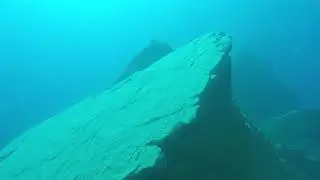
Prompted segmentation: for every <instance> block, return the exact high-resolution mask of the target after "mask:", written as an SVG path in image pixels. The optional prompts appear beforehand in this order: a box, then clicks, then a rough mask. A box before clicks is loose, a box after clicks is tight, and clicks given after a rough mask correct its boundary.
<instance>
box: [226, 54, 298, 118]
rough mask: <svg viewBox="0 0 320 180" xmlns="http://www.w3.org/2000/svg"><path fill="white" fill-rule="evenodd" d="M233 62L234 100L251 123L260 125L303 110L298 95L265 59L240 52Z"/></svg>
mask: <svg viewBox="0 0 320 180" xmlns="http://www.w3.org/2000/svg"><path fill="white" fill-rule="evenodd" d="M233 62H234V63H233V72H232V73H233V87H234V94H235V99H236V100H237V101H238V105H239V106H240V107H241V109H242V110H243V111H244V112H245V113H246V114H247V115H248V117H249V118H250V119H253V120H255V121H256V122H260V121H264V120H266V119H270V118H272V117H277V116H279V115H281V114H285V113H287V112H289V111H292V110H297V109H299V108H300V106H301V102H300V100H299V99H298V97H297V95H296V94H295V92H294V91H293V90H292V89H290V88H289V87H288V85H287V84H285V82H283V81H282V80H280V79H279V77H278V76H277V74H276V73H275V72H274V71H273V70H272V69H271V66H270V63H268V62H267V61H266V60H265V59H263V57H260V56H258V55H255V54H253V53H250V52H245V51H239V52H237V53H235V58H234V61H233Z"/></svg>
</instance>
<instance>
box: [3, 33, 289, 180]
mask: <svg viewBox="0 0 320 180" xmlns="http://www.w3.org/2000/svg"><path fill="white" fill-rule="evenodd" d="M230 50H231V38H230V37H229V36H227V35H226V34H224V33H208V34H205V35H203V36H201V37H199V38H197V39H195V40H194V41H192V42H190V43H189V44H187V45H185V46H183V47H181V48H178V49H177V50H175V51H174V52H172V53H170V54H169V55H167V56H165V57H164V58H162V59H161V60H159V61H157V62H156V63H154V64H152V65H151V66H150V67H148V68H146V69H145V70H142V71H139V72H136V73H134V74H133V75H132V76H130V77H129V78H127V79H125V80H124V81H121V82H120V83H118V84H116V85H115V86H114V87H112V88H111V89H109V90H107V91H105V92H104V93H102V94H101V95H99V96H96V97H89V98H87V99H85V100H83V101H82V102H80V103H79V104H77V105H75V106H72V107H70V108H69V109H68V110H66V111H64V112H63V113H61V114H58V115H56V116H54V117H52V118H51V119H48V120H47V121H45V122H43V123H42V124H40V125H38V126H36V127H34V128H32V129H30V130H28V131H27V132H26V133H24V134H23V135H22V136H20V137H19V138H17V139H16V140H14V141H13V142H12V143H11V144H9V145H8V146H7V147H5V148H4V149H3V150H2V151H1V152H0V179H3V180H4V179H5V180H29V179H30V180H32V179H45V180H60V179H66V180H69V179H70V180H82V179H90V180H105V179H107V180H120V179H128V180H179V179H181V180H195V179H204V180H205V179H215V180H233V179H237V180H241V179H243V180H257V179H259V180H271V179H272V180H278V179H279V180H280V179H281V180H286V179H288V178H287V174H286V171H285V170H284V167H283V166H282V164H281V163H280V162H279V159H278V157H277V156H276V154H275V152H274V151H273V148H272V147H271V146H270V145H269V144H268V143H267V142H266V141H265V140H264V138H263V137H262V136H260V134H259V133H257V131H256V130H255V129H254V128H253V127H250V125H249V124H248V123H246V119H245V117H244V116H242V114H241V113H240V111H239V109H238V108H236V107H235V106H234V104H233V102H232V96H231V77H230V76H231V57H230V56H229V51H230Z"/></svg>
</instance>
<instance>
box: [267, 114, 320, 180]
mask: <svg viewBox="0 0 320 180" xmlns="http://www.w3.org/2000/svg"><path fill="white" fill-rule="evenodd" d="M262 131H263V132H264V134H265V135H266V136H267V138H268V139H269V140H270V141H271V142H272V143H274V144H276V145H277V147H278V150H279V154H280V155H281V156H282V157H283V158H285V159H286V160H287V162H288V163H291V164H292V165H294V166H295V167H298V168H299V169H302V170H303V171H304V172H305V174H306V176H307V177H309V179H312V180H313V179H314V180H318V179H319V178H320V110H317V109H305V110H299V111H292V112H289V113H287V114H285V115H282V116H279V117H277V118H273V119H272V120H270V121H266V122H265V123H264V124H263V125H262Z"/></svg>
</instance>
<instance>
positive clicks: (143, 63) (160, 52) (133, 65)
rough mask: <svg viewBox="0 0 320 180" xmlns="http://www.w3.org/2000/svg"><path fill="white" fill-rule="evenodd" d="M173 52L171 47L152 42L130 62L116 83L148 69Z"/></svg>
mask: <svg viewBox="0 0 320 180" xmlns="http://www.w3.org/2000/svg"><path fill="white" fill-rule="evenodd" d="M172 51H173V49H172V48H171V47H170V45H168V44H166V43H163V42H159V41H156V40H151V41H150V43H149V45H148V46H147V47H146V48H144V49H143V50H142V51H141V52H140V53H139V54H138V55H137V56H135V57H134V58H133V59H132V60H131V61H130V63H129V64H128V65H127V67H126V68H125V70H124V71H123V73H122V74H121V75H120V76H119V78H118V79H117V80H116V81H115V83H118V82H119V81H122V80H124V79H125V78H128V77H129V76H131V75H132V74H133V73H135V72H137V71H141V70H144V69H146V68H147V67H149V66H150V65H152V64H153V63H155V62H157V61H158V60H160V59H161V58H163V57H164V56H166V55H167V54H169V53H171V52H172Z"/></svg>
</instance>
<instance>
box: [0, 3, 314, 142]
mask: <svg viewBox="0 0 320 180" xmlns="http://www.w3.org/2000/svg"><path fill="white" fill-rule="evenodd" d="M319 7H320V4H319V2H317V1H316V0H308V1H307V0H291V1H289V0H285V1H276V0H259V1H253V0H227V1H225V0H217V1H209V0H198V1H189V0H184V1H180V0H176V1H169V0H163V1H146V0H136V1H130V0H124V1H113V0H109V1H102V0H90V1H89V0H81V1H74V0H47V1H41V0H12V1H8V0H7V1H5V0H4V1H1V2H0V86H1V88H0V147H3V146H4V145H5V144H6V143H8V142H9V141H10V140H12V138H14V137H16V136H17V135H19V134H21V133H22V132H23V131H24V130H26V129H28V128H30V127H32V126H33V125H34V124H37V123H39V122H41V121H42V120H44V119H47V118H48V117H51V116H53V115H55V114H56V113H58V112H60V111H61V110H63V109H65V108H66V107H68V106H70V105H71V104H74V103H75V102H78V101H80V100H81V99H83V98H84V97H87V96H89V95H93V94H97V93H99V92H101V91H103V90H104V89H106V88H108V87H109V86H110V85H111V83H112V82H113V81H114V80H115V79H116V78H117V76H118V75H119V74H120V73H121V71H122V70H123V69H124V67H125V66H126V65H127V63H128V62H129V61H130V60H131V59H132V58H133V57H134V56H135V55H136V54H137V53H138V52H139V51H140V50H141V49H142V48H144V47H145V46H146V45H147V44H148V43H149V41H150V40H152V39H157V40H160V41H163V42H166V43H169V44H170V45H171V46H172V47H174V48H176V47H179V46H180V45H182V44H183V43H185V42H187V41H189V40H190V39H193V38H194V37H196V36H198V35H200V34H202V33H205V32H208V31H224V32H227V33H228V34H230V35H231V36H232V37H233V40H234V47H233V48H234V49H233V53H234V54H237V53H238V52H241V51H242V50H245V51H246V52H249V53H253V54H255V55H257V56H259V57H263V58H264V59H266V60H267V64H268V66H270V67H271V68H272V70H273V72H274V73H276V74H277V78H279V79H281V82H283V83H284V84H286V85H287V86H288V87H290V88H291V90H292V91H293V92H294V93H295V94H297V97H298V99H299V101H300V102H301V104H300V106H301V107H308V108H309V107H311V108H319V107H320V93H318V92H320V83H318V81H317V79H318V77H319V76H320V73H319V72H320V71H319V70H320V62H319V59H320V54H319V53H318V50H319V40H320V35H319V32H320V23H319V22H320V20H319V17H320V11H319ZM243 66H246V65H243ZM244 81H245V80H244ZM266 88H270V87H266Z"/></svg>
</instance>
